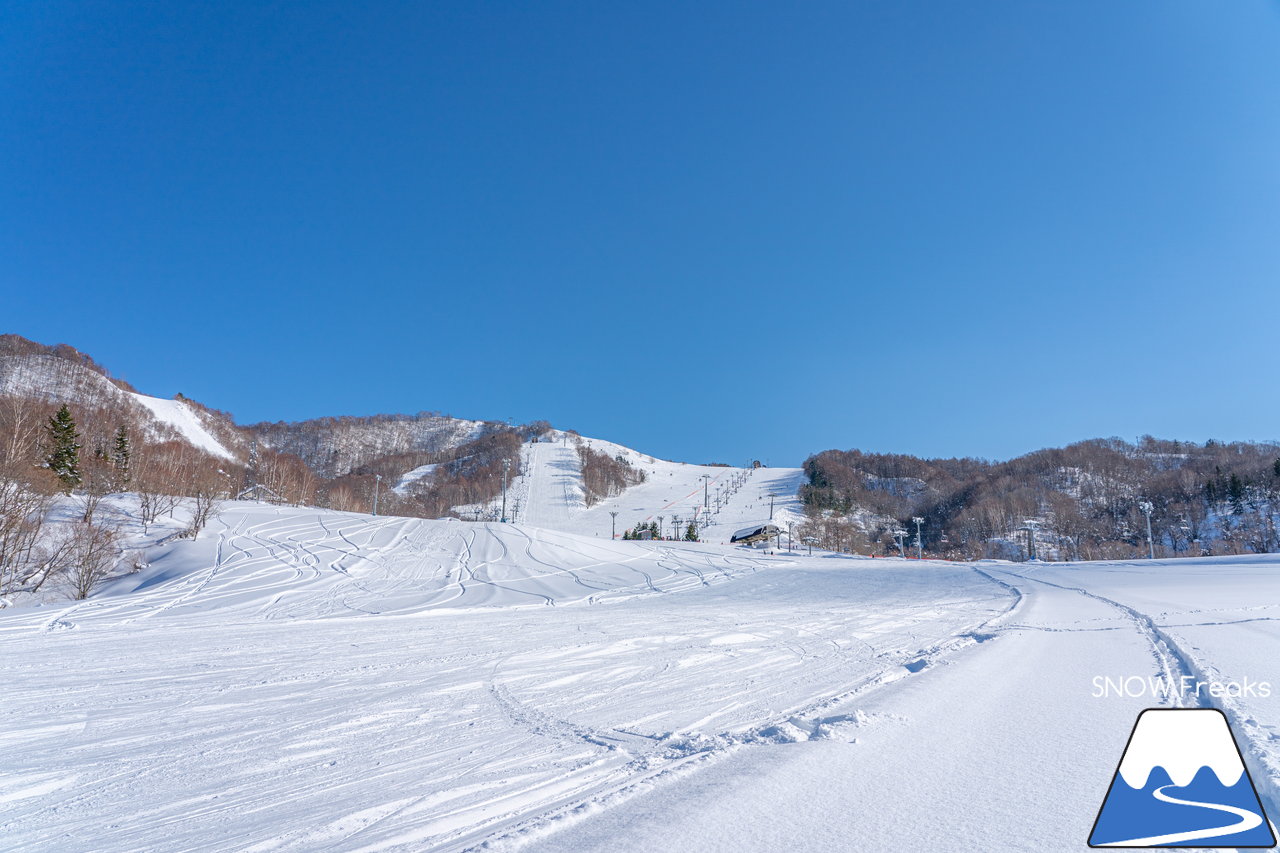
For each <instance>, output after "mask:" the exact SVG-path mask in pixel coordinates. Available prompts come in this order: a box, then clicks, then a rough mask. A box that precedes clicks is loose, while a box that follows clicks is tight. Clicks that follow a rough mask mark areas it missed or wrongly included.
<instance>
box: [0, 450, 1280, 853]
mask: <svg viewBox="0 0 1280 853" xmlns="http://www.w3.org/2000/svg"><path fill="white" fill-rule="evenodd" d="M553 447H554V445H551V444H547V445H546V448H544V449H541V450H540V451H538V452H541V453H547V454H548V459H547V467H548V469H549V470H554V468H553V463H554V459H555V457H554V453H552V450H551V448H553ZM653 464H655V466H657V463H653ZM660 470H661V466H657V467H655V471H660ZM753 476H754V477H763V476H767V474H766V473H765V472H756V474H754V475H753ZM655 479H657V478H656V477H655ZM668 479H669V480H675V479H677V478H676V476H675V475H674V474H673V475H671V476H669V477H668ZM695 482H696V481H695V480H691V479H686V480H685V481H684V486H688V485H690V484H694V483H695ZM684 486H681V488H683V487H684ZM638 488H639V487H638ZM745 492H746V490H745V489H744V493H745ZM664 494H665V493H661V494H653V495H651V496H650V497H644V495H643V494H642V493H641V492H639V491H637V492H635V493H633V495H632V502H633V504H646V505H641V506H637V505H633V506H632V507H631V509H630V510H629V511H630V512H632V513H634V514H639V513H642V512H645V511H648V510H649V509H650V507H649V506H647V503H648V502H649V501H650V500H652V501H659V500H661V499H662V497H663V496H664ZM749 500H758V498H755V499H749ZM731 502H732V500H731ZM534 503H535V504H536V503H538V502H537V501H534ZM547 505H548V506H550V507H555V506H556V503H555V502H554V501H550V502H548V503H547ZM560 505H561V506H567V505H568V504H567V503H563V502H562V503H561V504H560ZM115 509H116V511H120V512H125V513H127V512H129V506H128V504H127V503H120V504H118V505H117V506H116V507H115ZM746 511H747V510H745V509H744V510H743V512H746ZM585 512H587V511H586V510H584V511H583V513H580V514H579V516H581V515H582V514H584V513H585ZM166 523H167V522H166ZM571 523H572V521H571ZM735 523H737V522H735ZM173 526H174V528H175V529H176V528H177V527H179V526H181V521H180V520H175V521H174V523H173ZM160 533H162V531H160V530H156V529H153V531H152V534H151V535H152V539H151V540H150V541H151V544H150V545H149V546H148V547H147V553H146V561H147V562H148V563H149V565H148V566H147V568H145V569H143V570H142V571H140V572H138V573H137V574H134V575H129V576H127V577H125V578H123V579H121V580H120V581H118V582H117V583H116V584H115V585H114V586H112V587H110V588H108V589H106V590H105V591H104V593H103V594H102V595H100V596H96V597H95V598H93V599H91V600H89V601H87V602H84V603H78V604H77V603H65V604H60V605H46V606H43V607H15V608H10V609H7V610H3V611H0V647H2V648H3V649H4V650H5V653H4V654H3V655H0V683H2V684H3V685H4V688H5V692H4V696H5V701H4V702H3V703H0V744H3V745H4V746H5V747H6V749H5V750H4V751H3V754H2V757H0V768H2V769H3V773H0V828H3V831H4V834H5V842H6V846H7V847H8V848H10V849H15V850H28V849H29V850H46V849H60V850H61V849H76V850H83V849H93V850H98V851H107V853H110V851H125V850H129V851H132V850H141V849H191V850H215V849H219V850H220V849H238V850H260V851H266V850H315V849H339V850H386V851H410V850H413V851H424V850H430V851H461V850H467V849H475V848H476V847H477V845H485V849H511V848H513V847H522V848H526V849H530V850H544V851H563V850H581V851H606V850H607V851H616V850H653V851H687V850H689V849H697V850H723V851H731V850H732V851H760V853H763V851H773V850H778V849H785V848H786V847H787V846H788V844H790V845H791V846H792V847H794V848H802V849H806V850H818V851H849V850H854V851H859V850H868V851H871V850H876V851H878V850H919V849H956V850H979V849H980V850H989V851H1025V850H1029V849H1046V850H1067V849H1076V848H1079V847H1081V846H1082V845H1083V843H1084V840H1085V839H1086V838H1087V835H1088V830H1089V826H1090V823H1091V821H1092V819H1093V816H1094V814H1096V809H1097V806H1098V804H1099V803H1100V801H1101V798H1102V796H1103V795H1104V793H1105V792H1106V789H1107V784H1108V782H1109V780H1110V778H1111V774H1112V773H1113V772H1114V770H1115V766H1116V761H1117V760H1118V758H1119V755H1120V752H1121V750H1122V749H1123V746H1124V742H1125V739H1126V737H1127V735H1128V732H1129V730H1130V728H1131V726H1132V722H1133V719H1134V718H1135V716H1136V714H1137V712H1138V711H1139V710H1140V709H1141V708H1143V707H1146V706H1148V705H1151V704H1168V703H1172V702H1189V703H1212V704H1215V705H1217V706H1219V707H1222V708H1223V710H1225V711H1226V712H1227V714H1228V717H1229V718H1230V719H1231V721H1232V723H1233V725H1234V726H1235V727H1236V734H1237V737H1238V738H1239V739H1240V740H1241V743H1242V746H1243V747H1244V749H1245V762H1246V764H1247V765H1248V766H1249V767H1250V770H1251V773H1252V774H1253V777H1254V779H1255V780H1259V786H1260V793H1261V794H1262V795H1263V798H1264V802H1265V803H1266V804H1267V805H1268V807H1269V808H1273V809H1274V807H1275V806H1276V805H1277V800H1276V796H1275V792H1276V790H1277V783H1278V782H1280V747H1277V743H1278V742H1280V740H1278V739H1277V736H1276V732H1280V704H1277V703H1278V702H1280V691H1276V692H1274V693H1270V694H1268V695H1266V696H1259V695H1257V694H1254V695H1251V696H1247V697H1231V698H1221V699H1214V698H1211V697H1207V695H1206V698H1203V699H1200V698H1196V697H1194V696H1193V697H1173V698H1170V697H1152V696H1118V697H1117V696H1112V697H1108V698H1100V697H1097V696H1095V695H1094V690H1095V686H1096V685H1095V680H1094V679H1095V677H1096V676H1099V675H1102V676H1107V675H1114V676H1127V675H1136V676H1142V677H1146V676H1162V677H1166V678H1171V679H1175V680H1176V679H1180V678H1181V677H1182V676H1192V677H1198V678H1204V679H1212V680H1221V681H1230V680H1235V681H1239V680H1241V679H1243V678H1252V679H1253V680H1254V681H1255V682H1256V681H1258V680H1265V679H1268V678H1274V674H1273V673H1272V671H1271V670H1272V669H1273V663H1274V660H1275V659H1276V658H1277V656H1280V633H1277V631H1276V630H1275V628H1274V627H1273V626H1274V625H1276V624H1277V622H1276V620H1277V619H1280V566H1278V565H1277V563H1276V561H1275V559H1274V558H1271V557H1256V558H1224V559H1213V560H1177V561H1169V562H1160V561H1140V562H1130V563H1114V564H1079V565H1062V564H1058V565H1041V566H1036V565H1021V566H1015V565H1012V564H1006V563H996V562H985V563H978V564H960V563H942V562H927V561H926V562H923V563H917V562H912V561H898V560H865V559H864V560H855V559H850V558H848V557H841V556H837V555H833V554H815V555H814V556H813V557H808V556H805V555H804V554H802V553H800V552H798V551H797V552H796V553H788V552H786V551H785V549H784V550H783V552H781V553H778V554H775V555H767V554H764V553H761V552H759V551H756V552H750V551H746V550H744V549H740V548H735V547H732V546H726V545H721V544H719V543H718V542H712V543H685V542H621V541H619V542H610V541H608V540H607V538H605V537H603V536H597V535H594V533H593V534H592V535H578V534H572V533H562V532H553V531H551V530H549V529H548V528H545V527H544V528H537V527H531V526H525V525H523V524H509V525H498V524H475V523H470V522H461V521H456V520H454V521H427V520H421V519H404V518H374V517H370V516H360V515H353V514H348V513H337V512H331V511H318V510H314V509H305V508H280V507H271V506H266V505H260V504H247V503H238V504H231V505H228V506H227V507H225V508H224V511H223V513H222V515H221V516H220V517H219V518H218V519H217V520H216V521H214V522H213V523H212V524H211V525H210V526H209V528H208V529H207V530H206V531H205V533H204V534H203V535H202V536H201V538H200V539H198V540H196V541H173V540H171V539H167V537H160V538H161V539H164V540H165V541H164V542H162V543H161V542H157V541H156V537H157V536H158V535H159V534H160ZM978 778H980V779H981V780H982V783H981V784H975V783H974V780H975V779H978ZM926 813H927V815H928V818H929V819H928V820H919V819H917V816H919V815H921V814H926ZM975 815H976V816H980V817H981V819H980V820H975V819H973V818H974V816H975Z"/></svg>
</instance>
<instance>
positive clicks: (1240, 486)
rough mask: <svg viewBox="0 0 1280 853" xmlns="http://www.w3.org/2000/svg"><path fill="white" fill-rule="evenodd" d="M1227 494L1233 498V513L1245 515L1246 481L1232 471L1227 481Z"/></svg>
mask: <svg viewBox="0 0 1280 853" xmlns="http://www.w3.org/2000/svg"><path fill="white" fill-rule="evenodd" d="M1227 496H1228V497H1229V498H1230V499H1231V514H1232V515H1244V483H1242V482H1241V481H1240V478H1239V477H1237V476H1236V474H1235V472H1232V474H1231V479H1230V480H1229V481H1228V483H1227Z"/></svg>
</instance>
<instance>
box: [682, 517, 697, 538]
mask: <svg viewBox="0 0 1280 853" xmlns="http://www.w3.org/2000/svg"><path fill="white" fill-rule="evenodd" d="M684 538H685V540H686V541H688V542H697V541H698V525H696V524H694V523H693V522H692V521H691V522H689V526H688V527H687V528H686V529H685V531H684Z"/></svg>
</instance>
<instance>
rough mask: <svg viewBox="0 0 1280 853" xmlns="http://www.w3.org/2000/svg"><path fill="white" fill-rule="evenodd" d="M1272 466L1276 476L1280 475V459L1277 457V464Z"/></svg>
mask: <svg viewBox="0 0 1280 853" xmlns="http://www.w3.org/2000/svg"><path fill="white" fill-rule="evenodd" d="M1271 467H1272V470H1274V471H1275V472H1276V476H1277V477H1280V459H1277V460H1276V464H1275V465H1272V466H1271Z"/></svg>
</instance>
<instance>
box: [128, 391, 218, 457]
mask: <svg viewBox="0 0 1280 853" xmlns="http://www.w3.org/2000/svg"><path fill="white" fill-rule="evenodd" d="M129 396H130V397H132V398H133V399H134V400H136V401H137V402H139V403H141V404H142V405H143V406H145V407H146V408H147V410H148V411H150V412H151V414H152V415H153V416H154V417H155V419H156V420H157V421H159V422H160V423H162V424H165V425H166V426H169V427H172V428H173V429H174V430H175V431H176V432H177V433H178V435H180V436H182V438H183V439H184V440H185V441H187V442H188V443H190V444H191V445H193V446H194V447H198V448H199V449H201V450H204V451H206V452H208V453H212V454H213V455H214V456H221V457H222V458H223V459H232V458H234V457H233V455H232V454H231V452H230V451H228V450H227V449H226V448H225V447H223V446H222V443H221V442H220V441H218V440H217V439H216V438H214V437H213V434H212V433H210V432H209V430H208V429H207V428H206V427H205V425H204V424H203V423H201V421H200V415H199V413H198V412H196V410H195V409H193V408H192V407H191V406H189V405H187V404H186V403H185V402H183V401H182V400H162V399H160V398H159V397H148V396H147V395H146V394H130V395H129Z"/></svg>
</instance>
